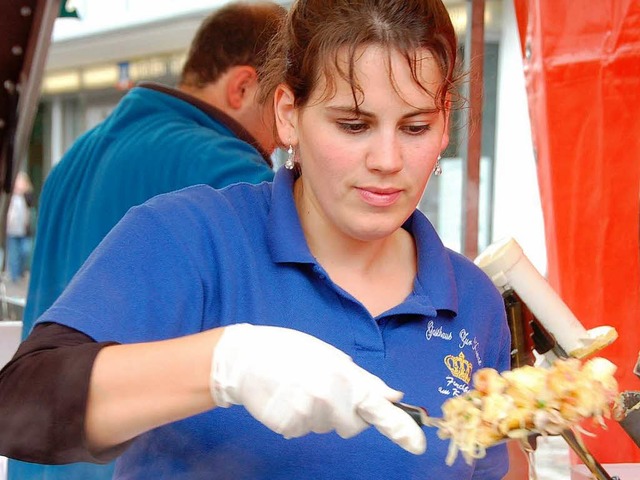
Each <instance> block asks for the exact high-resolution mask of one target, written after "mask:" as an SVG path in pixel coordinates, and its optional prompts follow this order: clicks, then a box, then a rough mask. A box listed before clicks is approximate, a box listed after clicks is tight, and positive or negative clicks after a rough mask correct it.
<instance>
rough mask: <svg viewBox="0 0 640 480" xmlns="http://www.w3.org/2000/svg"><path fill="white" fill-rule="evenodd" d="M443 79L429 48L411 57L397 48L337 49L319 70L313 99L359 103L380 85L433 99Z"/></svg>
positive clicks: (410, 53) (412, 53)
mask: <svg viewBox="0 0 640 480" xmlns="http://www.w3.org/2000/svg"><path fill="white" fill-rule="evenodd" d="M442 81H443V76H442V73H441V70H440V68H439V65H438V62H437V61H436V59H435V57H434V56H433V54H432V53H431V52H430V51H429V50H427V49H419V50H415V51H411V52H409V53H407V54H405V53H404V52H401V51H399V50H397V49H389V48H384V47H381V46H378V45H366V46H362V47H360V48H358V49H356V50H353V51H350V50H348V49H347V48H342V49H339V50H337V51H336V52H335V53H334V55H333V56H332V57H331V58H326V60H325V63H324V64H323V65H321V66H319V68H318V76H317V79H316V82H315V88H314V92H313V93H312V97H315V98H316V100H319V101H323V100H326V99H328V98H331V97H334V96H335V95H344V94H348V95H350V96H351V97H353V96H354V95H355V97H356V98H358V101H362V100H364V98H362V97H363V96H364V94H365V92H364V90H365V89H366V88H367V87H368V86H370V85H372V84H376V83H377V84H379V83H380V82H387V83H389V84H390V85H391V86H392V87H393V89H394V90H395V91H396V92H397V93H399V94H401V96H402V92H404V94H405V95H409V96H411V97H423V96H424V95H428V96H429V97H431V98H432V99H433V98H434V97H435V95H436V92H437V91H438V89H439V88H440V85H441V83H442Z"/></svg>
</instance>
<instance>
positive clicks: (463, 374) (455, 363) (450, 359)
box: [444, 352, 473, 383]
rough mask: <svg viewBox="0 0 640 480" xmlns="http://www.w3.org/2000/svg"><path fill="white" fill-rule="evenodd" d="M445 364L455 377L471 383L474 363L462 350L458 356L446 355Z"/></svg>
mask: <svg viewBox="0 0 640 480" xmlns="http://www.w3.org/2000/svg"><path fill="white" fill-rule="evenodd" d="M444 364H445V365H446V366H447V368H448V369H449V370H450V371H451V374H452V375H453V376H454V377H456V378H459V379H460V380H462V381H463V382H465V383H469V381H471V370H473V365H472V364H471V362H470V361H469V360H467V359H466V358H465V357H464V353H462V352H460V354H459V355H458V356H457V357H454V356H453V355H447V356H446V357H444Z"/></svg>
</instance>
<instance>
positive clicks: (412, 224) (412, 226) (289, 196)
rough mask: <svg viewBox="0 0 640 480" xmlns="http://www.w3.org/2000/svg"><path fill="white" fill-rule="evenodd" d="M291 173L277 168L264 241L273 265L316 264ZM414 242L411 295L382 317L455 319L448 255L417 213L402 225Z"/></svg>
mask: <svg viewBox="0 0 640 480" xmlns="http://www.w3.org/2000/svg"><path fill="white" fill-rule="evenodd" d="M295 178H296V177H295V174H294V171H292V170H287V169H286V168H280V169H278V171H277V172H276V175H275V178H274V180H273V185H272V202H271V210H270V212H269V221H268V225H267V242H268V244H269V250H270V252H271V256H272V259H273V261H274V262H276V263H309V264H315V263H317V262H316V260H315V258H314V257H313V255H312V254H311V252H310V251H309V247H308V246H307V241H306V239H305V237H304V233H303V231H302V226H301V225H300V220H299V218H298V211H297V210H296V205H295V202H294V199H293V184H294V181H295ZM403 228H405V229H406V230H407V231H408V232H409V233H411V234H412V235H413V237H414V238H415V239H416V244H417V246H418V247H417V248H418V251H417V255H418V275H417V277H416V279H415V282H414V290H413V293H412V294H411V295H410V296H409V297H408V298H407V299H406V300H405V301H404V302H403V303H401V304H400V305H398V306H396V307H395V308H393V309H391V310H389V311H388V312H386V313H385V316H386V315H398V314H405V313H412V314H415V313H421V314H425V315H429V316H434V315H435V314H436V311H439V310H445V311H448V312H449V315H451V316H455V315H456V314H457V312H458V293H457V289H456V281H455V274H454V271H453V266H452V264H451V258H450V255H451V254H452V253H451V252H449V250H447V249H446V248H445V247H444V245H443V244H442V241H441V240H440V237H439V236H438V234H437V233H436V231H435V229H434V228H433V226H432V225H431V223H430V222H429V220H427V218H426V217H425V216H424V214H423V213H422V212H420V211H417V210H416V211H415V212H414V213H413V214H412V215H411V216H410V217H409V219H408V220H407V221H406V222H405V224H404V225H403Z"/></svg>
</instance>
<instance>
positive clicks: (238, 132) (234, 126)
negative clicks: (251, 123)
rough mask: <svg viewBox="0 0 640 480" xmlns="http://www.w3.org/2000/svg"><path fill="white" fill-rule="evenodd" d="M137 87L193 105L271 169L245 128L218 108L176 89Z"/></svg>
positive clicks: (151, 85)
mask: <svg viewBox="0 0 640 480" xmlns="http://www.w3.org/2000/svg"><path fill="white" fill-rule="evenodd" d="M137 86H138V87H141V88H147V89H149V90H155V91H156V92H162V93H164V94H166V95H171V96H172V97H176V98H179V99H180V100H182V101H183V102H187V103H189V104H191V105H193V106H194V107H196V108H197V109H198V110H202V111H203V112H204V113H206V114H207V115H208V116H209V117H211V118H212V119H214V120H215V121H216V122H218V123H222V124H223V125H224V126H226V127H227V128H228V129H229V130H231V132H232V133H233V134H234V135H235V136H236V137H238V138H239V139H240V140H242V141H244V142H246V143H248V144H249V145H251V146H252V147H253V148H255V149H256V150H257V151H258V152H260V155H262V158H263V159H264V161H265V163H266V164H267V165H269V167H271V168H273V162H272V161H271V156H270V155H269V154H268V153H267V152H265V151H264V150H263V148H262V146H261V145H260V144H259V143H258V141H257V140H256V139H255V137H254V136H253V135H251V134H250V133H249V131H248V130H247V129H246V128H244V127H243V126H242V125H241V124H240V123H239V122H238V121H236V120H235V119H233V118H232V117H230V116H229V115H227V114H226V113H224V112H223V111H222V110H220V109H219V108H216V107H214V106H213V105H210V104H208V103H207V102H203V101H202V100H200V99H199V98H196V97H194V96H192V95H189V94H188V93H185V92H183V91H182V90H178V89H177V88H171V87H167V86H166V85H162V84H160V83H154V82H141V83H140V84H138V85H137Z"/></svg>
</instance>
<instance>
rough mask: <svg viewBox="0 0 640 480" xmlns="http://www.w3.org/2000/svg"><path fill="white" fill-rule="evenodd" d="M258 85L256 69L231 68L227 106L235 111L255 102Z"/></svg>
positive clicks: (227, 89)
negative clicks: (247, 103) (248, 102)
mask: <svg viewBox="0 0 640 480" xmlns="http://www.w3.org/2000/svg"><path fill="white" fill-rule="evenodd" d="M257 85H258V74H257V72H256V69H255V68H253V67H251V66H249V65H240V66H235V67H231V69H230V71H229V77H228V80H227V88H226V92H225V93H226V97H227V104H228V105H229V106H230V107H231V108H232V109H234V110H240V109H242V107H243V106H244V105H245V104H246V102H247V101H250V102H252V103H253V102H254V95H255V88H256V87H257Z"/></svg>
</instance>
